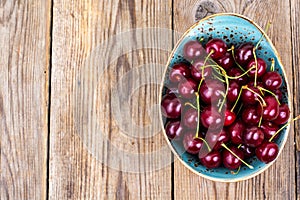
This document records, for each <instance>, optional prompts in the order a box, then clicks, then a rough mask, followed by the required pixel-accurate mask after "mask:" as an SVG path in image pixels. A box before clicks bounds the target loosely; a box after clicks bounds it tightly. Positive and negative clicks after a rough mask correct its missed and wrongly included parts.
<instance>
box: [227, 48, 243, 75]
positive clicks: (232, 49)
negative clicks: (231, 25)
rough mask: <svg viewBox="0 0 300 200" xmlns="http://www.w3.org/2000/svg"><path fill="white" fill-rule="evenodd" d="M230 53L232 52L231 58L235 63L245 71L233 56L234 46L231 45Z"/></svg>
mask: <svg viewBox="0 0 300 200" xmlns="http://www.w3.org/2000/svg"><path fill="white" fill-rule="evenodd" d="M230 50H231V54H232V57H233V60H234V62H235V64H236V65H237V66H238V67H239V68H240V69H241V70H242V71H243V72H245V70H244V68H242V66H241V65H240V64H239V63H238V62H237V61H236V59H235V57H234V46H233V45H232V46H231V48H230Z"/></svg>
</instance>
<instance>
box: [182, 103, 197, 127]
mask: <svg viewBox="0 0 300 200" xmlns="http://www.w3.org/2000/svg"><path fill="white" fill-rule="evenodd" d="M182 120H183V124H184V125H185V126H186V127H187V128H190V129H195V130H196V128H197V124H198V111H197V110H196V109H194V108H189V109H188V110H187V111H186V112H185V113H184V115H183V119H182Z"/></svg>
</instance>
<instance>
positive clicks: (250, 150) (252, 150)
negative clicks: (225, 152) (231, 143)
mask: <svg viewBox="0 0 300 200" xmlns="http://www.w3.org/2000/svg"><path fill="white" fill-rule="evenodd" d="M239 149H240V150H242V152H243V153H244V157H245V158H250V157H252V156H254V155H255V148H253V147H249V146H247V145H245V144H242V145H241V146H240V148H239Z"/></svg>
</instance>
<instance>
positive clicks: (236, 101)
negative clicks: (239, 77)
mask: <svg viewBox="0 0 300 200" xmlns="http://www.w3.org/2000/svg"><path fill="white" fill-rule="evenodd" d="M242 91H243V87H241V89H240V92H239V94H238V97H237V99H236V100H235V102H234V104H233V106H232V108H231V110H230V111H231V112H233V110H234V108H235V107H236V105H237V103H238V101H239V99H240V97H241V94H242Z"/></svg>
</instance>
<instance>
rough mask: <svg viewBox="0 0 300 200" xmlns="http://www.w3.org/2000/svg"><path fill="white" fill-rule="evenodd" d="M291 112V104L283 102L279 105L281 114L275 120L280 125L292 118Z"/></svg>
mask: <svg viewBox="0 0 300 200" xmlns="http://www.w3.org/2000/svg"><path fill="white" fill-rule="evenodd" d="M290 113H291V112H290V108H289V106H288V105H287V104H281V105H280V106H279V114H278V116H277V118H276V119H275V120H274V121H273V122H274V123H276V124H278V125H282V124H285V123H286V122H287V121H288V120H289V118H290Z"/></svg>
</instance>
